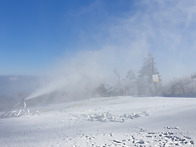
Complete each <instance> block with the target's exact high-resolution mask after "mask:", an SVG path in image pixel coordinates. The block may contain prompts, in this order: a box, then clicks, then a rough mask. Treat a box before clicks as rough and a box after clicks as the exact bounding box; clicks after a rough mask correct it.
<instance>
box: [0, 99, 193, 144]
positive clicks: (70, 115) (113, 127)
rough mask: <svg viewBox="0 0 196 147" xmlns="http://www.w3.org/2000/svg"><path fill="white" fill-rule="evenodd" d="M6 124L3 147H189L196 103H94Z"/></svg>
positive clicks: (1, 123) (2, 123)
mask: <svg viewBox="0 0 196 147" xmlns="http://www.w3.org/2000/svg"><path fill="white" fill-rule="evenodd" d="M36 110H39V112H40V114H41V115H39V114H35V115H33V116H30V117H28V116H23V117H15V118H3V119H0V146H2V147H6V146H11V147H12V146H18V147H22V146H23V147H26V146H35V147H38V146H39V147H40V146H46V147H49V146H55V147H56V146H62V147H72V146H75V147H76V146H81V147H94V146H95V147H97V146H102V147H103V146H105V147H106V146H111V147H112V146H119V147H122V146H123V147H126V146H141V147H144V146H147V147H148V146H152V147H155V146H157V147H160V146H161V147H162V146H171V147H173V146H183V147H186V146H187V147H192V146H195V143H196V99H194V98H163V97H142V98H141V97H110V98H92V99H88V100H83V101H78V102H70V103H67V104H61V105H51V106H44V107H39V108H36V109H31V113H33V112H35V111H36Z"/></svg>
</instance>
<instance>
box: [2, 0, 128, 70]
mask: <svg viewBox="0 0 196 147" xmlns="http://www.w3.org/2000/svg"><path fill="white" fill-rule="evenodd" d="M128 10H129V6H127V3H126V2H125V1H117V2H115V3H113V2H111V1H109V0H107V1H105V2H103V1H101V0H100V1H92V0H82V1H81V0H58V1H55V0H47V1H44V0H43V1H42V0H30V1H29V0H28V1H26V0H17V1H15V0H1V1H0V20H1V22H0V32H1V33H0V67H1V69H0V74H26V73H37V72H39V71H40V70H41V69H43V68H45V67H47V66H48V65H50V64H51V62H54V60H55V59H56V58H58V57H59V56H60V55H61V54H63V53H64V52H69V53H74V52H76V51H77V50H81V49H84V48H91V49H96V47H94V46H97V44H98V43H99V41H98V42H97V41H96V40H95V39H91V34H92V33H96V31H98V29H99V27H100V26H101V25H105V24H106V23H108V22H109V19H110V17H116V16H120V15H123V13H124V12H126V11H128ZM81 35H82V36H81Z"/></svg>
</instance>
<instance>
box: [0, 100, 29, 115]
mask: <svg viewBox="0 0 196 147" xmlns="http://www.w3.org/2000/svg"><path fill="white" fill-rule="evenodd" d="M20 116H30V113H29V109H27V104H26V99H25V98H24V99H22V101H21V102H20V103H18V104H16V105H15V106H14V107H13V108H12V109H11V110H9V111H7V112H5V113H3V114H2V115H1V118H9V117H20Z"/></svg>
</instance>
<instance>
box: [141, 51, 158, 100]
mask: <svg viewBox="0 0 196 147" xmlns="http://www.w3.org/2000/svg"><path fill="white" fill-rule="evenodd" d="M153 76H154V77H156V78H157V81H155V79H153ZM159 81H160V75H159V72H158V70H157V68H156V67H155V62H154V58H153V57H152V55H151V54H150V53H149V54H148V56H147V57H146V58H144V62H143V65H142V68H141V70H140V71H139V75H138V95H143V96H151V95H157V94H158V87H157V86H158V82H159Z"/></svg>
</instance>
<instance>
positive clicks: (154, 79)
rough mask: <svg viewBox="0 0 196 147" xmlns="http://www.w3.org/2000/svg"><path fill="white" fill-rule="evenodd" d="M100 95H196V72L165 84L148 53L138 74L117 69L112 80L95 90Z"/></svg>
mask: <svg viewBox="0 0 196 147" xmlns="http://www.w3.org/2000/svg"><path fill="white" fill-rule="evenodd" d="M95 93H96V94H97V95H98V96H103V97H104V96H179V97H196V74H193V75H191V76H187V77H183V78H175V79H173V80H171V81H169V82H167V83H165V84H164V85H163V84H162V80H161V75H160V73H159V71H158V69H157V67H156V64H155V61H154V57H153V56H152V55H151V54H148V55H147V57H145V58H144V60H143V64H142V66H141V69H140V70H139V72H138V75H136V74H135V73H134V72H133V71H132V70H129V71H128V72H127V74H126V75H125V76H124V77H122V76H121V75H120V74H119V72H117V71H116V70H115V71H114V73H113V78H112V80H110V81H109V80H108V81H106V82H105V83H102V84H101V85H100V86H98V88H97V89H96V90H95Z"/></svg>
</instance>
